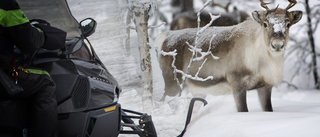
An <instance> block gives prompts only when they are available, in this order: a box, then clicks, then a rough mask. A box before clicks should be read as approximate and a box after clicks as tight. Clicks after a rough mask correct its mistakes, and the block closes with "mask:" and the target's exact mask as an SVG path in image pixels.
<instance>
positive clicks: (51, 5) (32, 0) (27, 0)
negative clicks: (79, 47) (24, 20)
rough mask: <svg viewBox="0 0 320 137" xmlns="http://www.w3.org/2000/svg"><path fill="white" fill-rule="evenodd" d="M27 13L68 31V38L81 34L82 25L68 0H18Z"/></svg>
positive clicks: (33, 17) (30, 16) (31, 16)
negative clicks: (73, 14)
mask: <svg viewBox="0 0 320 137" xmlns="http://www.w3.org/2000/svg"><path fill="white" fill-rule="evenodd" d="M17 2H18V3H19V5H20V8H21V9H22V10H23V12H24V13H25V15H26V16H27V17H28V18H29V19H30V20H31V19H43V20H46V21H47V22H49V23H50V24H51V26H53V27H56V28H59V29H62V30H64V31H65V32H67V39H72V38H75V37H80V36H81V30H80V28H79V27H80V25H79V23H78V22H77V20H76V19H75V18H74V17H73V16H72V14H71V12H70V9H69V6H68V4H67V2H66V0H17Z"/></svg>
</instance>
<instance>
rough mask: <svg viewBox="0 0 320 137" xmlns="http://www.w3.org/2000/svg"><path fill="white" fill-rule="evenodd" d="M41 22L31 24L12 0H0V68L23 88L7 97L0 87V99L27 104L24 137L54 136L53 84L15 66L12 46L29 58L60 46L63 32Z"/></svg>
mask: <svg viewBox="0 0 320 137" xmlns="http://www.w3.org/2000/svg"><path fill="white" fill-rule="evenodd" d="M41 21H43V20H40V23H39V22H37V23H36V24H35V25H31V23H30V21H29V19H28V18H27V16H26V15H25V14H24V13H23V11H22V10H21V9H20V7H19V4H18V3H17V2H16V0H0V69H1V70H3V71H4V72H6V73H7V74H8V75H9V76H10V77H12V78H13V80H14V81H15V82H16V83H17V84H18V85H20V86H21V87H22V88H23V91H22V92H19V93H17V94H14V95H9V94H7V92H6V90H5V88H3V85H1V84H0V97H1V98H8V99H27V100H29V101H30V104H31V111H32V112H31V115H30V118H29V119H30V123H29V125H28V130H27V131H28V133H27V134H28V137H53V136H57V108H56V107H57V102H56V99H55V94H54V91H55V83H54V81H53V80H52V78H51V77H50V75H49V74H48V73H47V72H46V71H44V70H41V69H28V68H24V67H29V66H24V67H21V66H19V67H18V66H17V65H18V64H16V63H15V55H14V46H16V47H17V48H18V49H20V50H21V51H22V52H23V53H24V54H29V55H32V54H34V53H35V51H36V50H37V49H39V48H47V49H53V48H52V47H53V46H58V47H59V46H60V47H61V46H64V42H65V38H66V33H65V32H64V31H62V30H59V29H56V28H54V27H51V26H50V24H49V23H47V22H45V21H44V22H41ZM48 30H49V31H48ZM51 32H54V33H51ZM26 64H28V63H26ZM11 74H13V75H11ZM0 113H2V112H0Z"/></svg>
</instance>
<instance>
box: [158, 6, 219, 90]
mask: <svg viewBox="0 0 320 137" xmlns="http://www.w3.org/2000/svg"><path fill="white" fill-rule="evenodd" d="M211 2H212V1H211V0H208V1H207V2H206V3H205V4H204V6H203V8H201V9H200V10H199V12H198V13H197V16H198V21H197V23H198V28H197V33H196V37H195V41H194V45H191V44H190V43H188V42H186V44H187V45H188V46H189V50H190V51H191V52H192V56H191V58H190V61H189V64H188V66H187V70H186V72H184V71H182V70H179V69H177V67H176V66H175V61H176V55H177V50H174V51H172V52H164V51H160V54H162V55H163V56H172V58H173V61H172V63H171V66H172V68H173V70H174V71H173V73H174V79H175V80H176V81H177V84H178V86H179V87H180V95H181V92H182V89H183V86H184V84H185V81H186V79H187V78H188V79H192V80H196V81H207V80H212V79H213V76H208V77H206V78H201V77H199V73H200V71H201V69H202V68H203V66H204V64H205V63H206V61H207V59H208V58H206V57H207V56H209V55H211V57H212V58H213V59H219V57H216V56H214V55H213V54H212V52H211V48H212V47H211V46H212V41H213V38H214V36H212V38H211V40H210V45H209V48H208V51H206V52H203V51H202V49H200V48H198V41H199V37H200V35H201V33H203V32H204V31H205V30H206V29H207V28H208V27H209V26H211V24H212V23H213V21H214V20H216V19H217V18H219V17H220V15H218V16H214V15H212V14H211V13H209V14H210V16H211V21H210V22H209V23H208V24H207V25H205V26H204V27H203V28H200V21H201V20H200V13H201V12H202V10H203V9H204V8H205V7H206V6H208V5H209V4H210V3H211ZM198 54H199V55H201V56H199V57H198ZM202 60H204V61H203V62H202V64H201V66H200V67H199V68H198V71H197V72H196V74H195V75H194V76H192V75H191V74H189V70H190V68H191V65H192V63H193V62H199V61H202ZM177 73H179V74H181V75H182V79H181V81H179V79H178V78H177Z"/></svg>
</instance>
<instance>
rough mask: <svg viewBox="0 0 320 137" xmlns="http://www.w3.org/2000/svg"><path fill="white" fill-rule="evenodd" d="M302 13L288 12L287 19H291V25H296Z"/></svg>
mask: <svg viewBox="0 0 320 137" xmlns="http://www.w3.org/2000/svg"><path fill="white" fill-rule="evenodd" d="M302 14H303V13H302V11H300V10H296V11H290V12H289V19H291V24H296V23H298V22H299V21H300V20H301V18H302Z"/></svg>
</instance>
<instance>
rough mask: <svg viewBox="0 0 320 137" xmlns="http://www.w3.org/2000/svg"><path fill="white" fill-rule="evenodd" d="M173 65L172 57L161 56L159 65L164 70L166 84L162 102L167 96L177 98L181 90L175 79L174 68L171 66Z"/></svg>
mask: <svg viewBox="0 0 320 137" xmlns="http://www.w3.org/2000/svg"><path fill="white" fill-rule="evenodd" d="M171 63H172V57H170V56H162V55H161V56H159V64H160V68H161V70H162V76H163V79H164V84H165V89H164V90H165V92H164V94H163V96H162V99H161V101H164V99H165V97H166V96H175V95H177V94H178V93H179V92H180V88H179V86H178V84H177V81H176V80H175V79H174V74H173V68H172V66H171ZM178 76H180V75H178ZM180 77H181V76H180Z"/></svg>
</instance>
